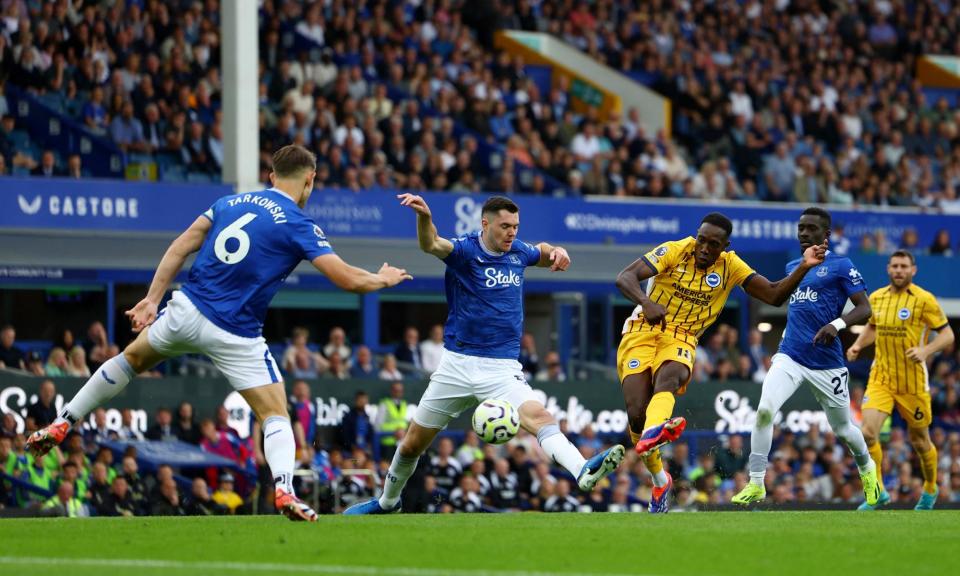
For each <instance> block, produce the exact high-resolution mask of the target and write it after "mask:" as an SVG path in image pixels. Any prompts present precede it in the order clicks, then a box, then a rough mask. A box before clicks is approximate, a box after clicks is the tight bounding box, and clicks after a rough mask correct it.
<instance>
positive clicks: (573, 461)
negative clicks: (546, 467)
mask: <svg viewBox="0 0 960 576" xmlns="http://www.w3.org/2000/svg"><path fill="white" fill-rule="evenodd" d="M537 440H538V441H539V442H540V447H541V448H543V451H544V452H546V453H547V455H548V456H550V458H552V459H553V461H554V462H556V463H557V464H559V465H561V466H563V467H564V468H566V470H567V472H569V473H571V474H573V477H574V478H576V477H577V476H579V475H580V471H581V470H583V467H584V465H585V464H586V463H587V461H586V459H585V458H584V457H583V454H580V451H579V450H577V447H576V446H574V445H573V444H571V443H570V441H569V440H567V437H566V436H564V435H563V432H561V431H560V427H559V426H557V425H556V424H547V425H546V426H544V427H543V428H541V429H540V431H539V432H537Z"/></svg>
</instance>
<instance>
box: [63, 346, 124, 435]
mask: <svg viewBox="0 0 960 576" xmlns="http://www.w3.org/2000/svg"><path fill="white" fill-rule="evenodd" d="M136 375H137V373H136V372H134V371H133V368H132V367H131V366H130V363H129V362H127V358H126V356H124V355H123V353H120V354H118V355H116V356H114V357H113V358H111V359H109V360H107V361H106V362H104V363H103V365H102V366H100V368H99V369H98V370H97V371H96V372H95V373H94V374H93V375H92V376H90V379H89V380H87V383H86V384H84V385H83V388H81V389H80V391H79V392H77V394H76V396H74V397H73V400H70V402H69V403H68V404H67V405H66V406H64V407H63V408H61V409H60V414H59V415H58V416H57V420H56V423H60V422H68V423H69V424H70V426H73V425H74V424H76V423H77V422H78V421H80V420H81V419H82V418H83V417H84V416H86V415H87V414H89V413H90V412H91V411H92V410H93V409H94V408H96V407H97V406H99V405H101V404H103V403H104V402H106V401H107V400H109V399H111V398H113V397H114V396H116V395H117V394H119V393H120V391H121V390H123V389H124V388H126V386H127V384H129V383H130V380H132V379H133V378H134V377H135V376H136Z"/></svg>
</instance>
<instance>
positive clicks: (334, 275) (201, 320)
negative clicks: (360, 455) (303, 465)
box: [27, 145, 410, 521]
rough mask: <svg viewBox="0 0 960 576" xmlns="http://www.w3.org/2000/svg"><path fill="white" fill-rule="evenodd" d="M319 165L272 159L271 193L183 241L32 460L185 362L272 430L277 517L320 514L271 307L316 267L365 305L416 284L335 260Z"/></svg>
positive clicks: (297, 149)
mask: <svg viewBox="0 0 960 576" xmlns="http://www.w3.org/2000/svg"><path fill="white" fill-rule="evenodd" d="M316 167H317V164H316V158H315V157H314V155H313V153H312V152H310V151H309V150H307V149H306V148H303V147H301V146H296V145H290V146H285V147H283V148H281V149H280V150H278V151H277V153H276V154H274V155H273V172H272V173H271V174H270V181H271V183H272V184H273V187H272V188H270V189H269V190H263V191H261V192H257V193H253V194H235V195H230V196H225V197H223V198H221V199H220V200H218V201H217V202H216V203H214V205H213V206H211V207H210V209H209V210H207V211H206V212H204V213H203V214H202V215H201V216H200V217H198V218H197V219H196V220H195V221H194V222H193V224H192V225H191V226H190V227H189V228H188V229H187V230H186V232H184V233H183V234H181V235H180V236H179V237H178V238H177V239H176V240H174V241H173V244H171V245H170V248H168V249H167V252H166V254H164V255H163V259H162V260H161V261H160V265H159V266H158V267H157V271H156V274H155V275H154V277H153V282H152V283H151V284H150V290H149V291H148V293H147V296H146V298H144V299H143V300H141V301H140V302H139V303H138V304H137V305H136V306H134V308H133V309H132V310H128V311H127V316H129V317H130V321H131V323H132V324H133V331H134V332H138V333H139V335H138V336H137V338H136V339H135V340H134V341H133V342H131V343H130V345H129V346H127V348H126V349H125V350H124V351H123V353H121V354H119V355H118V356H115V357H113V358H111V359H110V360H107V361H106V362H105V363H104V364H103V366H102V367H101V368H100V369H99V370H97V372H96V373H95V374H94V375H93V376H91V377H90V379H89V380H87V383H86V384H84V386H83V388H81V389H80V391H79V392H77V394H76V396H74V397H73V399H72V400H70V402H69V403H68V404H67V405H66V406H64V407H63V409H62V410H61V411H60V415H59V416H58V417H57V419H56V421H55V422H54V423H53V424H51V425H50V426H47V427H46V428H43V429H42V430H38V431H37V432H34V433H33V434H31V435H30V438H29V439H28V440H27V448H28V449H30V450H31V451H32V452H33V453H34V454H36V455H38V456H39V455H43V454H46V453H47V452H49V451H50V449H51V448H53V447H54V446H56V445H57V444H60V443H61V442H63V440H64V438H65V437H66V435H67V432H68V431H69V430H70V427H71V426H74V425H75V424H77V423H78V422H80V421H81V420H82V419H83V417H84V416H85V415H87V414H88V413H89V412H90V411H91V410H93V409H94V408H96V407H97V406H99V405H101V404H103V403H104V402H106V401H107V400H109V399H110V398H113V397H114V396H116V395H117V393H119V392H120V391H121V390H123V389H124V388H125V387H126V385H127V384H128V383H129V382H130V380H131V379H133V378H134V377H135V376H136V375H137V374H139V373H141V372H144V371H146V370H149V369H150V368H153V367H154V366H156V365H157V364H159V363H160V362H163V361H164V360H167V359H168V358H173V357H176V356H180V355H181V354H193V353H202V354H205V355H206V356H208V357H209V358H210V359H211V360H212V361H213V363H214V365H215V366H216V367H217V369H219V370H220V371H221V372H222V373H223V375H224V376H226V377H227V380H229V381H230V384H231V385H232V386H233V388H234V389H236V390H237V391H239V392H240V395H241V396H243V398H244V400H246V401H247V404H249V405H250V408H252V409H253V412H254V414H256V417H257V419H258V420H259V421H260V423H261V426H262V428H263V451H264V455H265V456H266V459H267V464H269V466H270V472H271V473H272V474H273V478H274V481H275V483H276V489H275V503H276V507H277V510H279V511H280V512H281V513H282V514H284V515H286V516H287V517H288V518H290V519H291V520H308V521H315V520H316V519H317V514H316V513H315V512H314V511H313V510H311V509H310V507H309V506H307V505H306V504H304V503H303V502H301V501H300V499H298V498H297V497H296V495H295V494H294V491H293V484H292V480H293V469H294V452H295V446H294V439H293V429H292V428H291V427H290V418H289V416H288V414H287V396H286V393H285V392H284V388H283V380H282V379H281V378H280V370H279V369H278V368H277V363H276V361H275V360H274V359H273V356H272V355H271V354H270V350H269V349H268V348H267V343H266V341H265V340H264V339H263V336H262V335H261V332H262V329H263V321H264V318H265V317H266V315H267V306H268V305H269V304H270V300H272V299H273V296H274V294H276V292H277V290H278V289H279V288H280V285H281V284H282V283H283V281H284V279H285V278H286V277H287V275H288V274H290V272H292V271H293V269H294V268H296V267H297V265H298V264H299V263H300V261H301V260H309V261H310V262H311V263H312V264H313V265H314V266H315V267H316V268H317V269H318V270H320V271H321V272H323V273H324V274H325V275H326V276H327V278H329V279H330V281H331V282H333V283H334V284H336V285H337V286H338V287H340V288H342V289H344V290H349V291H351V292H357V293H365V292H371V291H373V290H379V289H381V288H387V287H389V286H395V285H396V284H399V283H400V282H402V281H404V280H407V279H410V276H409V275H408V274H407V273H406V271H405V270H401V269H398V268H394V267H392V266H388V265H387V264H384V265H383V267H382V268H380V271H379V272H378V273H376V274H372V273H370V272H367V271H366V270H361V269H360V268H355V267H353V266H350V265H349V264H347V263H346V262H344V261H343V260H341V259H340V257H339V256H337V255H336V254H334V252H333V249H332V248H331V247H330V242H329V241H328V240H327V239H326V237H325V236H324V234H323V231H322V230H321V229H320V227H319V226H317V225H316V224H314V223H313V221H312V220H311V219H310V218H309V217H308V216H307V215H306V214H305V213H304V212H303V207H304V206H306V204H307V200H308V199H309V198H310V193H311V192H312V191H313V180H314V178H315V177H316ZM198 250H199V253H198V254H197V259H196V261H195V262H194V263H193V266H192V267H191V268H190V275H189V279H188V280H187V282H186V283H185V284H184V285H183V287H182V288H181V289H180V290H178V291H175V292H174V293H173V296H172V297H171V298H170V301H169V302H168V303H167V306H166V307H165V308H164V309H163V310H162V311H160V312H159V314H158V313H157V308H158V307H159V305H160V301H161V299H162V298H163V296H164V294H165V293H166V292H167V287H168V286H169V285H170V282H171V281H173V279H174V278H175V277H176V275H177V273H178V272H180V269H181V268H182V267H183V264H184V262H185V261H186V259H187V257H188V256H189V255H190V254H192V253H194V252H197V251H198Z"/></svg>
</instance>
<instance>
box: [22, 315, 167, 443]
mask: <svg viewBox="0 0 960 576" xmlns="http://www.w3.org/2000/svg"><path fill="white" fill-rule="evenodd" d="M147 330H149V328H148V329H146V330H143V331H142V332H140V334H139V335H138V336H137V338H136V339H134V341H133V342H131V343H130V344H129V345H128V346H127V347H126V349H124V351H123V352H121V353H120V354H118V355H116V356H114V357H113V358H111V359H109V360H107V361H106V362H104V363H103V365H102V366H100V368H98V369H97V371H96V372H95V373H94V374H92V375H91V376H90V378H89V379H88V380H87V383H86V384H84V385H83V388H81V389H80V390H79V391H78V392H77V393H76V395H75V396H74V397H73V399H71V400H70V402H68V403H67V405H66V406H64V407H63V408H62V409H61V410H60V414H59V415H58V416H57V419H56V420H55V421H54V422H53V423H52V424H50V425H49V426H47V427H45V428H42V429H40V430H37V431H36V432H34V433H33V434H31V435H30V438H28V439H27V450H29V451H30V452H31V453H33V454H34V455H35V456H37V457H40V456H43V455H44V454H46V453H47V452H49V451H50V450H51V449H52V448H53V447H54V446H57V445H58V444H60V443H61V442H63V440H64V439H65V438H66V437H67V432H69V431H70V428H71V427H72V426H73V425H74V424H76V423H77V422H79V421H80V420H82V419H83V417H84V416H86V415H87V414H89V413H90V412H91V411H93V409H94V408H97V407H98V406H100V405H102V404H103V403H104V402H106V401H107V400H110V399H111V398H113V397H114V396H116V395H117V394H119V393H120V391H121V390H123V389H124V388H126V386H127V384H129V383H130V380H132V379H133V378H134V377H135V376H136V375H137V374H139V373H141V372H144V371H146V370H149V369H150V368H153V367H154V366H156V365H157V364H159V363H160V362H162V361H163V360H165V357H164V356H162V355H160V354H159V353H158V352H157V351H156V350H154V349H153V348H151V347H150V342H149V341H148V340H147Z"/></svg>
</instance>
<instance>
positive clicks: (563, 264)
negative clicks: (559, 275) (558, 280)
mask: <svg viewBox="0 0 960 576" xmlns="http://www.w3.org/2000/svg"><path fill="white" fill-rule="evenodd" d="M550 262H551V263H552V264H550V271H551V272H563V271H565V270H566V269H567V268H569V267H570V255H569V254H567V250H566V249H565V248H562V247H560V246H557V247H556V248H554V249H553V251H552V252H550Z"/></svg>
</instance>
